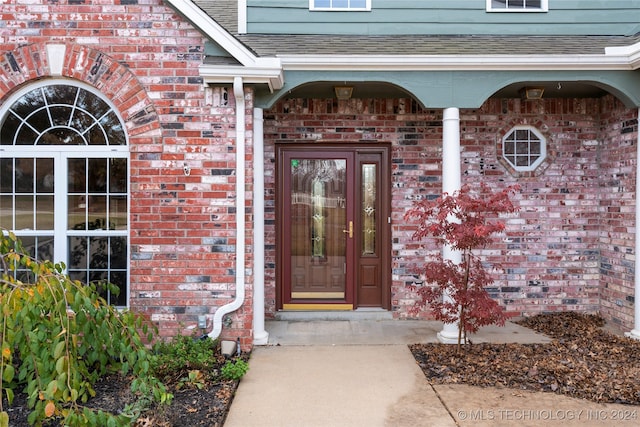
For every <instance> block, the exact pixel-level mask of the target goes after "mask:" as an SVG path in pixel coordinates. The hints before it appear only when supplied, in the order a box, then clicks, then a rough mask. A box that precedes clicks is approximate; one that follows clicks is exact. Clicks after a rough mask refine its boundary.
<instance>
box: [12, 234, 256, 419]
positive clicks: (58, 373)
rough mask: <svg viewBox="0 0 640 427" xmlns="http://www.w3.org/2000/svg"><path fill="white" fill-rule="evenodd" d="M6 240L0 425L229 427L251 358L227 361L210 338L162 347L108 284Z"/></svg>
mask: <svg viewBox="0 0 640 427" xmlns="http://www.w3.org/2000/svg"><path fill="white" fill-rule="evenodd" d="M0 238H1V240H0V307H2V308H1V318H0V321H1V322H0V342H1V356H0V396H1V399H0V427H8V426H12V427H23V426H28V425H44V426H57V425H65V426H107V427H111V426H128V425H133V424H134V423H135V424H137V425H144V423H145V422H146V421H148V420H150V419H153V420H154V424H153V425H163V426H171V425H176V426H179V425H180V426H181V425H194V426H196V425H207V426H215V425H222V423H223V421H224V417H225V416H226V413H227V410H228V407H229V405H230V402H231V398H232V397H233V393H234V391H235V387H236V386H237V383H238V381H239V379H240V378H241V377H242V375H244V373H245V372H246V371H247V369H248V365H247V356H246V355H240V356H238V357H235V358H233V359H231V360H227V359H225V358H224V357H223V356H222V355H221V352H220V348H219V345H218V343H217V341H213V340H211V339H210V338H208V337H206V336H203V337H177V338H176V339H175V340H173V341H171V342H169V343H165V342H162V341H158V340H157V339H156V338H157V335H156V331H155V329H154V328H152V327H151V326H150V325H149V324H148V323H147V322H145V321H144V319H143V317H141V316H139V315H136V314H135V313H132V312H129V311H121V310H117V309H116V308H114V307H112V306H110V305H108V304H107V302H106V301H105V300H104V299H103V298H101V296H100V295H101V292H104V289H101V288H100V286H101V285H96V284H91V285H87V284H82V283H80V282H78V281H74V280H71V279H70V278H69V277H68V276H67V275H65V274H63V271H64V268H65V267H64V265H62V264H53V263H51V262H49V261H36V260H35V259H34V258H33V257H32V256H30V255H29V254H28V253H26V251H25V250H24V248H23V247H22V246H21V244H20V242H19V241H18V239H16V237H15V236H14V235H13V234H11V233H9V232H4V231H3V232H2V233H0ZM103 286H105V287H106V289H109V290H110V291H112V292H117V289H114V288H112V287H110V285H109V284H103ZM141 333H142V334H143V335H141ZM149 343H155V344H154V345H153V346H150V345H149ZM192 390H196V391H197V392H198V393H197V396H196V397H193V394H192V393H191V391H192ZM183 414H186V421H185V419H180V416H181V415H183ZM176 417H178V419H175V418H176Z"/></svg>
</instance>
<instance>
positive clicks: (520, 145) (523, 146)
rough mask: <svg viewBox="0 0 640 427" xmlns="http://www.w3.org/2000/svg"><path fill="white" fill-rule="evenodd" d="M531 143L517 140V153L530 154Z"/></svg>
mask: <svg viewBox="0 0 640 427" xmlns="http://www.w3.org/2000/svg"><path fill="white" fill-rule="evenodd" d="M528 153H529V143H528V142H516V154H528Z"/></svg>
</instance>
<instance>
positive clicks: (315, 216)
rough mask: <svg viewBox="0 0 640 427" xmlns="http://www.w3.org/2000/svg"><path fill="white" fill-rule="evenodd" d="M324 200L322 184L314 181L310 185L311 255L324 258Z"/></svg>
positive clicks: (324, 194)
mask: <svg viewBox="0 0 640 427" xmlns="http://www.w3.org/2000/svg"><path fill="white" fill-rule="evenodd" d="M325 200H326V191H325V188H324V183H323V182H322V181H320V180H318V179H314V180H313V183H312V185H311V211H312V216H311V218H312V220H313V221H312V222H311V246H312V248H313V249H312V250H311V254H312V256H314V257H325V256H326V255H327V254H326V253H325V251H324V240H325V235H326V231H325V221H324V219H325V212H324V209H325V207H324V205H325Z"/></svg>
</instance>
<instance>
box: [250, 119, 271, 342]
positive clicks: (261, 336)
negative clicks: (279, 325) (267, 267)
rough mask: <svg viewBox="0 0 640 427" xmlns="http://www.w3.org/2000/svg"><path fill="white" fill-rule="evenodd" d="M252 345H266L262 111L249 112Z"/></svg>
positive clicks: (267, 334) (267, 335) (267, 338)
mask: <svg viewBox="0 0 640 427" xmlns="http://www.w3.org/2000/svg"><path fill="white" fill-rule="evenodd" d="M253 231H254V238H253V241H254V248H253V255H254V260H253V344H254V345H266V344H267V342H268V341H269V333H268V332H267V331H265V329H264V131H263V118H262V108H254V109H253Z"/></svg>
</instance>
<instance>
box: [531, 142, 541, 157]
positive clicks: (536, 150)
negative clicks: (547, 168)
mask: <svg viewBox="0 0 640 427" xmlns="http://www.w3.org/2000/svg"><path fill="white" fill-rule="evenodd" d="M529 151H530V152H531V153H532V154H540V153H541V152H542V144H541V143H540V141H531V142H530V143H529Z"/></svg>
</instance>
